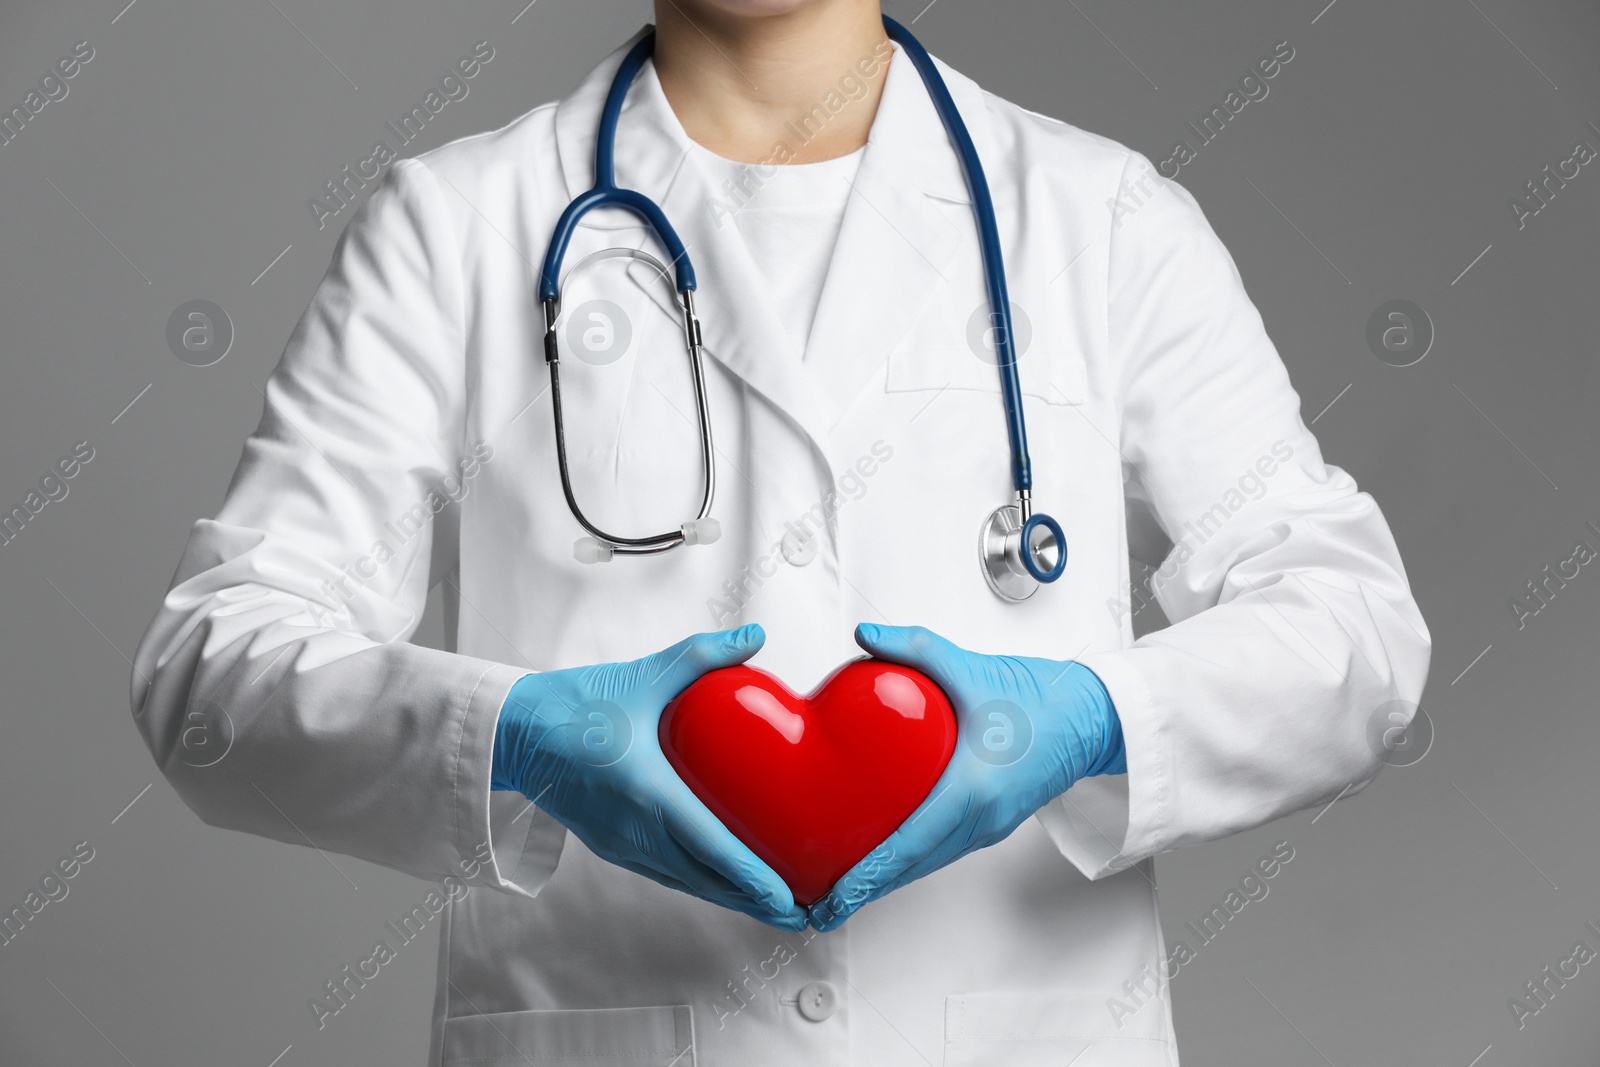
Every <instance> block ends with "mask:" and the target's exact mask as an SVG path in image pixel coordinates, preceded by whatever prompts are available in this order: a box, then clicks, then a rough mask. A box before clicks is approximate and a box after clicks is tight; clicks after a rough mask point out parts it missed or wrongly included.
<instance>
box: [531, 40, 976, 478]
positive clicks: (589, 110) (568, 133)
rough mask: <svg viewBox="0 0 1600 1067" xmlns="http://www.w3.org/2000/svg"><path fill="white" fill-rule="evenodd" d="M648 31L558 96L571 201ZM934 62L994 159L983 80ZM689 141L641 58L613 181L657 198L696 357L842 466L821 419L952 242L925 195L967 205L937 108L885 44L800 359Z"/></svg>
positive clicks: (933, 276) (931, 281)
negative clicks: (618, 76)
mask: <svg viewBox="0 0 1600 1067" xmlns="http://www.w3.org/2000/svg"><path fill="white" fill-rule="evenodd" d="M648 29H649V27H648V26H647V27H645V28H643V29H641V30H640V31H639V32H638V33H636V34H635V35H634V36H633V37H632V38H630V39H629V40H628V42H627V43H626V44H624V45H622V46H621V47H620V48H618V49H617V50H616V51H614V52H613V53H611V55H609V56H607V57H606V58H605V60H603V61H602V62H601V63H600V64H599V65H598V66H597V67H596V68H595V69H594V70H593V71H592V72H591V73H590V74H589V76H588V77H587V78H586V79H585V80H584V81H583V83H582V84H580V85H579V86H578V88H577V89H576V90H575V91H574V92H573V93H571V94H570V95H569V96H567V97H566V98H565V99H564V100H562V101H561V103H560V104H559V105H558V106H557V111H556V116H555V124H556V141H557V150H558V152H559V158H560V164H561V169H562V172H563V174H564V176H565V180H566V185H567V195H568V197H569V198H575V197H577V196H579V195H581V194H582V193H583V192H584V191H586V190H587V189H589V188H590V186H591V185H592V184H593V179H594V146H595V133H596V126H597V125H598V121H599V115H600V111H601V108H602V106H603V105H604V101H605V97H606V93H607V91H608V89H609V88H610V84H611V79H612V77H613V76H614V74H615V73H616V70H617V68H618V67H619V66H620V65H621V62H622V58H623V56H625V55H626V54H627V51H628V49H629V48H631V47H632V46H633V44H634V43H635V42H637V41H638V39H639V38H640V37H641V36H643V35H644V33H646V32H647V31H648ZM940 69H941V72H942V73H943V74H944V76H945V78H946V81H947V83H948V85H949V88H950V92H951V94H952V96H953V97H954V98H955V100H956V103H957V105H958V106H959V108H960V109H961V113H962V116H963V118H964V119H965V121H966V123H967V125H968V128H969V130H970V132H971V133H972V136H973V138H974V140H975V141H976V142H977V144H978V148H979V153H980V155H982V156H983V157H984V158H985V159H993V158H994V157H993V155H992V152H990V151H986V150H985V148H986V145H987V144H988V139H989V128H988V123H987V111H986V108H985V100H984V97H983V93H982V91H981V90H980V89H979V88H978V86H977V85H975V84H974V83H973V82H971V81H970V80H969V79H967V78H965V77H963V76H961V75H960V74H958V73H956V72H954V71H952V70H951V69H950V68H948V67H946V66H944V64H940ZM691 147H692V142H691V140H690V138H689V136H688V134H687V133H686V132H685V131H684V129H683V126H682V124H681V123H680V122H679V121H678V118H677V115H676V114H675V113H674V112H673V111H672V107H671V104H670V103H669V102H668V101H667V98H666V95H665V93H664V92H663V91H662V89H661V84H660V82H659V80H658V79H657V77H656V73H655V67H654V64H651V63H646V64H645V66H644V68H643V70H642V71H641V72H640V74H639V77H638V79H637V80H636V81H635V82H634V85H633V88H632V90H631V91H630V92H629V94H628V97H627V100H626V102H625V104H624V106H623V110H622V114H621V117H620V119H619V121H618V129H617V153H616V170H617V183H618V184H619V185H621V186H623V187H625V188H630V189H636V190H638V191H639V192H641V193H643V194H645V195H646V196H649V197H650V198H652V199H654V200H655V201H656V202H657V203H659V204H660V205H661V207H662V209H663V211H664V212H665V213H666V216H667V218H668V219H669V220H671V222H672V225H673V226H674V227H675V228H676V229H677V231H678V235H679V237H680V238H682V240H683V242H684V245H685V247H686V248H687V249H688V251H689V256H690V259H691V261H692V262H693V264H694V267H695V272H696V275H697V280H698V288H697V291H696V305H697V311H698V312H699V314H700V318H701V321H702V328H703V337H704V343H705V350H706V352H707V354H708V355H709V356H710V357H711V358H713V359H715V360H716V361H718V362H719V363H721V364H722V365H723V366H725V367H726V368H727V369H728V370H730V371H731V372H732V373H734V374H735V375H737V376H738V377H740V378H741V379H743V380H744V381H745V382H746V383H748V384H749V385H751V386H752V387H754V388H755V389H756V390H757V391H759V392H760V393H761V394H762V395H764V396H765V397H767V398H768V399H769V400H770V401H771V402H772V403H773V404H774V405H775V406H776V407H777V408H778V409H779V410H781V411H782V412H784V414H785V415H786V416H787V417H789V418H790V419H791V420H793V421H794V422H795V423H796V424H797V425H798V426H799V427H800V428H801V429H802V430H803V431H805V433H806V434H807V436H808V437H809V438H810V439H811V442H812V444H813V446H814V447H815V449H816V452H817V454H818V456H819V457H820V458H821V459H822V460H823V461H824V462H825V463H826V464H827V465H828V466H829V467H830V468H834V469H842V468H840V466H839V463H838V462H835V461H834V459H833V457H830V455H829V452H830V438H831V436H832V435H831V432H830V431H831V429H832V428H833V426H834V425H836V424H837V423H838V421H839V420H840V418H841V417H842V416H843V414H844V412H845V410H846V408H847V407H848V405H849V404H850V402H851V401H852V400H853V399H854V398H855V397H856V396H857V395H858V394H859V393H860V390H861V389H862V387H863V386H864V385H865V384H866V382H867V381H869V380H870V379H871V378H872V377H873V376H874V375H875V374H877V373H881V371H882V368H883V364H884V360H885V359H886V358H887V356H888V353H889V351H890V350H891V348H892V347H893V345H894V343H895V342H896V341H897V340H898V339H899V338H900V337H901V336H902V335H903V334H904V333H905V331H906V330H907V329H908V328H909V327H910V326H911V324H912V323H913V322H915V321H916V318H917V317H918V315H920V314H921V313H922V311H923V308H924V306H925V305H926V303H927V301H928V300H929V299H930V298H931V297H932V296H933V294H935V293H936V292H938V291H939V284H938V283H940V281H941V280H942V279H943V278H944V276H945V274H946V271H945V267H946V265H947V264H948V262H949V260H950V258H951V256H952V255H953V254H954V251H955V248H956V247H957V245H956V242H955V240H954V238H955V236H956V230H955V226H954V225H953V224H952V222H951V221H950V220H949V219H948V218H946V216H945V215H944V214H943V213H942V212H941V211H940V209H939V208H938V206H937V205H936V203H935V202H934V201H933V200H930V197H932V198H937V199H939V200H945V201H953V202H959V203H963V204H964V203H967V202H968V194H967V190H966V184H965V180H964V178H963V176H962V173H961V168H960V164H959V162H958V160H957V159H956V157H955V154H954V151H953V149H952V147H951V145H950V141H949V138H948V136H947V135H946V133H945V131H944V127H943V125H942V124H941V123H940V120H939V117H938V113H937V112H936V111H935V110H934V107H933V104H932V101H931V100H930V98H929V97H928V94H927V91H926V90H925V88H924V87H923V85H922V79H921V78H920V77H919V76H918V74H917V71H916V69H915V67H913V66H912V64H911V62H910V61H909V59H908V58H906V57H905V56H904V55H903V54H902V53H901V52H900V50H899V47H898V46H896V48H895V58H894V59H893V60H892V61H891V62H890V64H889V70H888V74H887V76H886V78H885V83H884V90H883V95H882V99H881V101H880V103H879V107H878V112H877V115H876V117H875V119H874V122H873V126H872V129H871V131H870V133H869V135H868V148H867V151H866V153H865V154H864V156H863V158H862V163H861V168H860V171H859V172H858V174H857V177H856V181H855V189H854V192H853V193H852V196H851V199H850V203H849V205H848V206H847V208H846V211H845V217H844V219H843V223H842V226H841V230H840V234H839V239H838V242H837V245H836V248H835V251H834V255H833V260H832V264H831V266H830V269H829V276H828V280H827V282H826V284H825V286H824V290H823V294H822V301H821V304H820V306H819V308H818V311H817V317H816V321H815V322H814V324H813V327H812V332H811V335H810V340H809V342H808V344H807V348H806V353H805V361H804V362H802V353H801V352H799V351H798V350H797V348H796V346H795V344H794V341H793V340H792V339H791V338H789V337H788V336H787V335H786V334H785V333H784V331H783V330H782V328H781V326H780V323H779V318H778V316H777V314H776V311H775V309H774V308H773V306H772V304H771V300H770V296H769V294H768V291H767V287H766V286H765V285H763V284H762V281H761V279H762V274H761V271H760V269H759V267H758V266H757V265H756V264H755V263H754V262H753V261H752V260H751V258H750V255H749V252H748V251H747V250H746V248H745V246H744V242H743V241H742V240H741V239H740V238H739V236H738V232H737V228H736V226H735V224H734V222H733V220H732V219H730V218H728V217H726V212H725V211H723V210H720V209H718V208H717V207H716V206H715V205H716V204H718V203H719V200H720V201H721V202H724V203H725V202H726V198H725V196H724V195H723V193H722V192H721V191H719V190H716V189H713V188H711V187H710V186H709V185H708V183H707V182H706V181H705V179H704V178H703V176H702V175H701V172H700V168H699V167H697V166H696V165H694V163H693V161H692V159H691V158H690V154H689V153H690V150H691ZM588 218H589V219H590V220H592V223H591V224H592V225H596V226H613V225H616V224H617V222H618V219H617V213H616V212H606V213H603V214H591V215H590V216H588ZM719 223H720V224H719ZM969 225H970V224H969ZM653 273H654V272H653V271H651V270H649V268H643V269H636V270H634V271H631V272H630V274H631V275H632V276H634V277H635V280H637V281H638V282H639V283H640V284H641V285H644V287H645V288H646V289H647V291H648V292H649V293H650V294H651V296H652V298H653V299H655V300H656V301H657V302H658V303H659V304H661V305H662V306H663V308H664V309H665V310H667V311H668V312H669V313H671V314H674V315H676V310H675V308H674V307H672V306H671V293H670V291H669V287H668V286H666V285H663V284H661V283H660V282H659V281H656V280H654V279H653V277H652V276H653Z"/></svg>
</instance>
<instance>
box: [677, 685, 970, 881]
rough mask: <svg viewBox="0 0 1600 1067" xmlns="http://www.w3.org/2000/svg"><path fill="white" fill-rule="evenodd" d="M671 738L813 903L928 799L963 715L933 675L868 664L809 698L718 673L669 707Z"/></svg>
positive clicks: (698, 785)
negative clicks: (959, 718)
mask: <svg viewBox="0 0 1600 1067" xmlns="http://www.w3.org/2000/svg"><path fill="white" fill-rule="evenodd" d="M660 733H661V747H662V749H663V751H665V753H666V756H667V759H668V760H669V761H670V762H671V764H672V766H673V767H674V768H675V769H676V770H677V772H678V774H679V776H680V777H682V778H683V780H684V782H685V783H687V784H688V786H689V788H690V789H692V790H694V793H695V795H696V796H698V797H699V798H700V799H701V800H702V801H703V802H704V803H705V805H706V807H708V808H710V809H711V812H712V814H714V815H716V816H717V818H719V819H721V820H722V822H723V824H724V825H726V826H727V827H728V829H730V830H732V831H733V833H734V835H735V836H737V837H738V838H739V840H741V841H743V842H744V843H745V844H746V845H748V846H750V850H751V851H752V852H754V853H755V854H756V855H757V856H760V857H761V858H762V859H763V860H765V861H766V862H767V864H768V865H769V866H771V867H772V869H773V870H774V871H776V872H777V873H778V875H779V877H781V878H782V879H783V880H784V881H785V882H787V883H788V884H789V888H790V889H791V890H793V892H794V898H795V900H796V902H798V903H800V904H802V905H809V904H812V903H815V902H816V901H818V900H820V899H821V898H822V897H823V896H825V895H826V894H827V892H828V890H829V889H831V888H832V887H833V884H834V883H835V882H837V881H838V880H839V877H840V876H841V875H843V874H844V873H845V872H846V871H848V870H849V869H850V868H851V867H853V866H855V864H856V863H857V862H858V861H859V860H860V859H861V858H862V857H863V856H865V855H866V854H867V853H869V852H871V851H872V850H873V849H874V848H876V847H877V846H878V845H879V844H881V843H882V842H883V840H884V839H885V838H886V837H888V836H889V835H890V834H891V833H893V832H894V831H895V830H896V829H897V828H898V827H899V826H900V824H901V823H903V822H904V821H905V820H906V818H907V817H909V816H910V814H911V813H912V812H913V811H915V810H916V808H917V805H918V804H920V803H922V801H923V799H924V798H926V797H927V795H928V792H929V791H930V790H931V789H932V788H933V786H934V783H935V782H937V781H938V780H939V775H940V774H942V773H943V772H944V768H945V764H947V763H948V762H949V761H950V753H951V752H952V751H954V749H955V742H956V718H955V712H954V711H953V710H952V709H951V707H950V701H949V700H948V699H947V698H946V697H945V695H944V692H943V691H942V690H941V689H940V688H939V687H938V686H937V685H935V684H934V683H933V681H932V680H931V679H929V678H928V677H927V676H926V675H924V674H922V673H920V672H919V671H914V670H912V669H911V668H909V667H902V666H900V665H898V664H894V663H886V662H884V661H882V660H874V659H860V660H854V661H852V662H850V663H846V664H845V665H844V666H842V667H840V668H839V669H838V670H836V671H834V672H833V673H832V674H831V675H829V676H828V677H827V678H826V679H825V680H824V681H823V683H822V684H821V685H819V686H818V687H817V688H816V689H815V690H814V691H813V692H812V693H811V694H810V695H808V696H797V695H796V694H795V693H794V692H793V691H791V690H790V689H789V688H788V687H787V686H785V685H784V684H783V683H782V682H780V681H779V680H778V679H776V678H774V677H773V676H772V675H770V674H768V673H766V672H765V671H761V670H757V669H756V668H754V667H744V666H740V667H729V668H726V669H724V670H717V671H712V672H710V673H709V674H705V675H702V676H701V677H700V678H699V680H697V681H696V682H694V683H693V684H692V685H690V686H689V688H687V689H685V690H684V691H683V692H682V693H680V694H678V696H677V697H676V698H675V699H674V700H673V701H672V703H670V704H668V705H667V707H666V710H665V711H664V712H663V713H662V716H661V730H660Z"/></svg>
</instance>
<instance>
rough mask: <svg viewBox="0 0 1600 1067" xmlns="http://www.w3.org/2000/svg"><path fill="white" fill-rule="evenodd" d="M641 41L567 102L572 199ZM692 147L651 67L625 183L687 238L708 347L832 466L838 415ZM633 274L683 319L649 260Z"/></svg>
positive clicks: (588, 175)
mask: <svg viewBox="0 0 1600 1067" xmlns="http://www.w3.org/2000/svg"><path fill="white" fill-rule="evenodd" d="M641 32H643V31H641ZM634 40H637V35H636V36H635V38H634ZM632 43H633V42H632V41H630V42H629V43H628V44H627V45H624V46H623V47H622V48H620V49H618V50H617V51H616V52H614V53H613V54H612V55H611V56H608V57H607V58H606V60H605V61H604V62H602V63H601V64H600V66H599V67H597V68H596V69H595V70H594V72H593V73H591V74H590V75H589V77H588V78H587V79H586V80H585V81H584V83H583V84H582V85H581V86H579V88H578V89H577V90H576V91H575V92H573V93H572V94H571V95H570V96H568V97H567V98H566V99H565V100H563V101H562V103H561V104H560V105H559V109H558V112H557V116H556V135H557V140H558V143H559V146H560V149H559V150H560V153H561V164H562V170H563V173H564V174H565V176H566V180H567V192H568V195H569V196H570V197H576V196H578V195H579V194H581V193H582V192H583V191H585V190H586V189H588V188H589V187H590V185H591V184H592V182H593V173H594V143H595V126H596V123H597V122H598V119H599V114H600V109H601V106H602V105H603V103H604V99H605V94H606V90H607V88H608V87H609V85H610V82H611V77H612V75H613V74H614V72H615V71H616V68H617V67H618V66H619V65H620V63H621V60H622V56H623V55H624V54H625V53H626V51H627V49H628V48H629V47H631V46H632ZM689 147H690V141H689V138H688V135H687V134H686V133H685V132H684V130H683V127H682V126H681V125H680V124H679V122H678V119H677V116H676V115H675V114H674V113H673V111H672V107H671V105H670V104H669V103H668V102H667V99H666V95H665V94H664V93H663V92H662V90H661V84H660V82H659V81H658V80H657V78H656V73H655V67H654V66H653V65H652V64H648V63H647V64H645V67H644V69H643V71H642V72H641V73H640V75H639V77H638V79H637V80H636V81H635V82H634V85H633V89H632V91H631V92H630V93H629V94H628V98H627V102H626V104H625V105H624V107H623V111H622V115H621V118H620V119H619V121H618V126H617V153H616V159H617V162H616V167H617V183H618V184H619V185H621V186H623V187H624V188H630V189H636V190H638V191H639V192H641V193H643V194H645V195H646V196H648V197H651V198H652V199H654V200H655V201H656V202H657V203H658V204H660V205H661V208H662V210H663V211H664V212H665V214H666V216H667V218H668V219H669V220H670V221H671V223H672V225H673V226H674V228H676V230H677V231H678V236H679V237H680V238H681V239H682V240H683V243H684V246H685V248H686V249H687V250H688V254H689V258H690V261H691V262H692V263H693V264H694V269H695V275H696V284H697V288H696V290H695V310H696V312H697V313H698V315H699V318H700V322H701V334H702V341H703V344H704V348H705V352H706V354H707V355H708V356H709V357H710V358H712V359H714V360H716V361H717V362H718V363H720V364H722V365H723V366H724V367H726V368H727V369H728V370H729V371H731V372H732V373H733V374H735V375H737V376H738V377H739V378H741V379H742V380H743V381H745V382H746V383H748V384H749V385H750V386H751V387H752V388H754V389H755V390H757V391H758V392H759V393H761V395H763V396H764V397H766V398H767V399H768V400H769V401H770V402H771V403H772V404H773V405H774V406H775V407H776V408H777V409H778V410H780V411H781V412H783V414H784V415H785V416H787V417H788V418H789V419H790V420H792V421H793V422H794V423H795V424H796V425H797V426H798V427H799V428H800V429H801V430H802V431H803V432H804V433H805V434H806V435H807V437H808V438H809V439H810V441H811V443H812V445H813V446H814V448H815V450H816V452H817V454H818V456H819V457H820V458H821V459H822V460H823V461H824V462H825V463H828V464H829V466H830V467H831V466H832V464H831V462H830V461H829V457H828V444H827V442H828V430H829V427H831V426H832V425H833V423H834V422H835V421H836V420H837V418H838V412H837V411H836V410H835V409H834V406H833V404H832V403H831V401H830V400H829V399H828V396H827V394H825V393H824V392H823V391H822V390H821V389H819V388H818V386H817V384H816V379H815V378H814V376H812V375H810V374H808V373H806V370H805V368H804V367H803V366H802V365H801V362H800V352H799V350H798V347H797V346H796V345H795V344H794V342H793V341H792V340H790V339H789V338H788V337H787V336H786V335H785V334H784V332H783V329H782V327H781V325H780V323H779V320H778V318H777V316H776V314H775V313H774V310H773V307H772V303H771V299H770V297H769V296H768V294H767V292H766V290H765V287H764V286H763V285H762V284H761V277H762V275H761V272H760V270H759V269H758V268H757V266H756V264H755V263H754V262H753V261H752V260H751V258H750V254H749V252H748V251H747V250H746V249H745V246H744V242H743V240H742V239H740V237H739V235H738V231H737V229H736V227H735V226H734V224H733V222H732V220H731V219H729V218H727V217H726V215H725V214H722V216H721V225H718V216H719V213H718V212H717V211H715V210H713V207H714V203H715V196H714V193H715V191H714V190H713V189H712V188H710V186H709V185H708V184H707V183H706V181H705V179H704V177H703V176H702V174H701V172H700V168H699V167H697V166H696V165H695V163H694V160H693V159H692V158H690V156H689ZM613 216H614V213H613ZM669 266H670V265H669ZM628 273H629V277H631V278H633V279H634V281H636V282H637V283H638V284H640V285H641V286H643V287H644V288H645V290H646V291H647V292H648V293H649V294H650V296H651V298H652V299H653V300H655V301H656V302H657V303H658V304H659V305H660V306H661V307H662V308H663V309H664V310H666V311H667V312H668V313H669V314H671V315H673V317H674V318H675V319H676V317H677V315H678V312H677V309H676V305H675V303H674V299H673V294H672V287H671V286H670V285H668V284H665V283H663V282H662V281H660V280H659V279H658V278H656V277H655V272H654V271H653V270H652V269H651V268H649V267H648V266H646V265H642V264H641V265H638V266H636V267H633V268H630V270H629V272H628Z"/></svg>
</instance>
